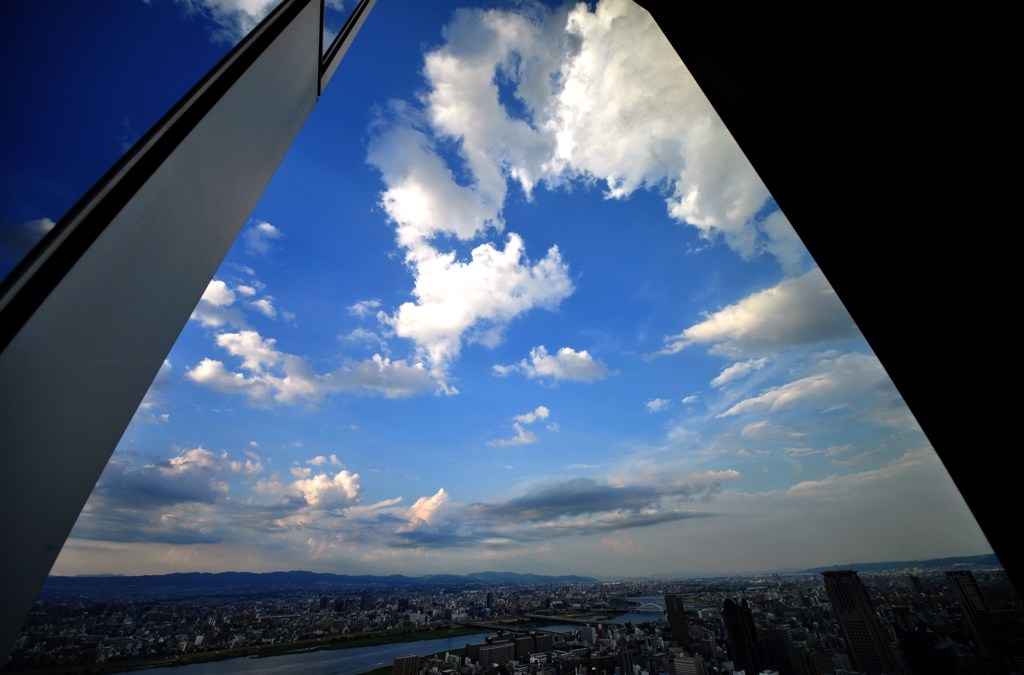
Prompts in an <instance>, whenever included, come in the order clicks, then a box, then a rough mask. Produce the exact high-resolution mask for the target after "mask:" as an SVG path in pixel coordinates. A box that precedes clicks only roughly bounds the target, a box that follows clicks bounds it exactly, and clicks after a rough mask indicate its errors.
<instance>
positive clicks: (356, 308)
mask: <svg viewBox="0 0 1024 675" xmlns="http://www.w3.org/2000/svg"><path fill="white" fill-rule="evenodd" d="M379 308H380V300H378V299H377V298H371V299H369V300H360V301H359V302H357V303H355V304H352V305H349V306H348V313H349V314H352V315H353V316H358V317H359V318H362V317H365V316H367V315H369V314H373V313H374V312H376V311H377V310H378V309H379Z"/></svg>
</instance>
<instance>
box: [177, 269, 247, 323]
mask: <svg viewBox="0 0 1024 675" xmlns="http://www.w3.org/2000/svg"><path fill="white" fill-rule="evenodd" d="M236 297H237V296H236V295H235V292H234V291H233V290H231V287H230V286H228V285H227V284H226V283H225V282H223V281H221V280H220V279H213V280H212V281H210V283H209V284H207V285H206V290H205V291H203V297H202V298H200V299H199V304H198V305H196V308H195V309H194V310H192V316H190V317H189V318H190V319H192V320H193V321H198V322H200V323H201V324H203V325H204V326H208V327H211V328H219V327H221V326H224V325H231V326H236V327H242V326H245V317H244V316H243V315H242V313H241V312H240V311H238V310H237V309H235V308H232V307H231V305H233V304H234V303H235V299H236Z"/></svg>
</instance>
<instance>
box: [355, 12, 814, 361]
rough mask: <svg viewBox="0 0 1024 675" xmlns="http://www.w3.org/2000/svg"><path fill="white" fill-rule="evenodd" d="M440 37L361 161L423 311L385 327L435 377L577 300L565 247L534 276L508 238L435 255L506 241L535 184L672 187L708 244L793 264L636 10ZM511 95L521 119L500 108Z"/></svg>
mask: <svg viewBox="0 0 1024 675" xmlns="http://www.w3.org/2000/svg"><path fill="white" fill-rule="evenodd" d="M444 35H445V39H446V41H445V43H444V44H443V45H442V46H441V47H439V48H437V49H435V50H433V51H431V52H429V53H427V54H426V55H425V58H424V70H423V72H424V76H425V77H426V80H427V85H428V86H427V90H426V91H425V93H424V94H423V95H422V96H421V97H420V105H419V106H415V105H410V104H407V103H402V102H395V101H393V102H391V104H390V106H389V110H388V113H387V119H386V120H381V121H378V122H377V124H376V125H375V128H374V136H373V138H372V139H371V143H370V147H369V152H368V156H367V160H368V161H369V163H370V164H372V165H374V166H375V167H377V169H378V170H380V172H381V176H382V179H383V181H384V184H385V189H384V190H383V192H382V193H381V206H382V207H383V209H384V211H385V212H386V213H387V215H388V217H389V219H390V220H391V221H392V222H393V223H394V224H395V227H396V239H397V243H398V245H399V247H400V248H402V249H403V250H404V253H405V260H406V264H407V265H408V267H409V269H410V271H411V272H412V274H413V276H414V277H415V287H414V290H413V295H414V296H415V298H416V299H415V302H407V303H405V304H403V305H402V306H401V307H399V309H398V310H397V311H396V312H395V313H394V314H392V315H390V316H387V315H383V319H384V320H385V321H386V322H387V323H388V324H389V325H390V327H391V328H392V329H393V330H394V332H395V334H396V335H398V336H399V337H404V338H408V339H411V340H413V341H415V343H416V344H417V346H418V348H419V349H420V350H421V353H422V354H423V358H424V359H425V360H426V361H428V362H429V364H430V366H431V368H432V370H433V371H434V373H435V374H436V375H437V376H438V377H442V376H443V373H444V372H445V370H446V369H447V367H448V365H449V364H450V363H451V362H452V360H453V359H455V358H456V357H457V356H458V354H459V351H460V349H461V346H462V344H463V342H464V341H469V342H478V343H481V344H483V345H485V346H493V345H495V344H497V343H498V342H500V341H501V339H502V334H503V331H504V329H505V326H506V325H507V324H508V322H509V321H511V320H512V319H513V318H515V317H517V316H519V315H522V314H524V313H526V312H528V311H529V310H531V309H533V308H535V307H541V308H546V309H553V308H554V307H556V306H557V305H558V303H559V302H560V301H561V300H563V299H564V298H566V297H568V296H569V295H570V294H571V293H572V292H573V285H572V283H571V281H570V280H569V276H568V267H567V266H566V265H565V264H564V263H563V262H562V259H561V256H560V254H559V251H558V249H557V248H554V247H553V248H551V249H550V250H549V251H548V253H547V255H546V256H545V257H544V258H543V259H542V260H541V261H540V262H539V263H536V264H530V263H529V261H528V260H526V259H525V248H524V246H523V243H522V239H521V238H520V237H519V235H517V234H515V233H510V234H509V235H508V238H507V242H506V245H505V248H504V250H503V251H502V250H500V249H498V248H497V246H496V245H495V244H493V243H490V242H488V243H483V244H480V245H479V246H477V247H476V248H475V249H474V250H473V252H472V256H471V259H470V260H469V261H465V260H461V259H458V258H457V256H456V254H455V253H454V252H451V251H446V250H445V247H444V246H442V245H441V244H440V243H439V240H442V239H443V238H448V237H452V238H456V239H458V240H462V241H470V240H474V239H478V238H480V237H482V236H484V235H485V234H487V233H488V232H489V231H493V232H499V231H501V230H503V229H504V227H505V223H504V221H503V218H502V208H503V205H504V203H505V199H506V197H507V194H508V183H509V181H512V182H514V183H516V184H518V186H519V187H520V188H521V189H522V190H523V192H524V193H525V194H526V196H527V198H529V196H530V195H531V192H532V190H533V189H534V187H535V186H536V185H537V184H538V183H540V182H545V183H547V184H548V185H549V186H552V187H555V186H558V185H560V184H563V183H568V182H570V181H572V180H575V179H576V178H582V179H584V180H594V179H597V180H601V181H604V182H605V183H606V185H607V186H608V191H607V196H608V197H609V198H624V197H626V196H628V195H629V194H631V193H632V192H633V191H635V190H637V189H641V188H645V187H652V188H653V187H658V189H663V186H665V185H667V186H668V187H669V191H670V192H671V195H672V196H671V197H669V199H668V200H667V201H668V209H669V213H670V215H672V216H673V217H675V218H677V219H679V220H680V221H683V222H687V223H689V224H691V225H693V226H695V227H697V228H698V229H699V230H700V231H701V233H702V234H703V235H704V236H706V237H709V238H712V239H717V238H720V237H721V238H723V239H724V241H726V242H727V243H728V245H729V246H731V247H733V248H734V249H735V250H736V251H738V252H739V253H740V254H742V255H743V256H745V257H751V256H754V255H757V254H758V253H760V252H761V251H764V250H768V251H771V252H772V253H774V254H775V255H777V256H779V258H780V260H783V262H784V263H787V264H789V262H791V261H792V260H793V259H794V258H793V256H792V255H791V254H790V253H789V252H788V251H789V249H788V248H787V247H788V246H789V244H791V243H792V242H791V238H787V235H786V232H785V228H784V227H783V225H784V220H780V219H779V218H778V217H776V218H771V216H770V215H769V216H768V218H769V219H765V220H764V222H762V221H761V220H759V216H758V214H759V213H761V212H762V211H763V210H765V208H766V207H765V205H766V203H767V200H768V198H769V196H768V193H767V190H766V189H765V188H764V186H763V185H762V183H761V181H760V180H759V179H758V177H757V175H756V174H755V173H754V171H753V169H752V168H751V167H750V165H749V163H747V161H746V159H745V158H744V157H743V155H742V153H741V152H740V151H739V149H738V147H737V146H736V144H735V143H734V142H733V140H732V138H731V137H730V136H729V134H728V132H727V131H726V130H725V127H724V126H723V125H722V123H721V122H720V121H719V119H718V117H717V116H716V115H715V113H714V111H713V110H712V108H711V106H710V104H709V103H708V102H707V100H706V98H705V97H704V95H703V93H702V92H701V90H700V88H699V87H698V86H697V85H696V83H695V82H694V81H693V79H692V78H691V77H690V75H689V73H688V72H687V71H686V69H685V67H684V66H683V64H682V62H681V61H680V60H679V58H678V57H677V55H676V54H675V51H674V50H673V49H672V47H671V45H669V43H668V41H667V40H666V39H665V38H664V36H663V35H662V34H661V32H660V30H659V29H658V27H657V25H656V24H655V23H654V22H653V20H652V19H651V18H650V16H649V15H648V14H647V13H646V12H644V11H643V10H641V9H640V8H638V7H637V6H636V5H634V4H633V3H631V2H626V1H623V0H604V1H603V2H600V3H599V4H598V5H597V7H596V11H595V12H591V11H590V10H589V9H588V8H587V6H586V5H585V4H583V3H580V4H578V5H576V6H575V7H574V8H568V7H566V8H564V9H562V10H559V11H555V12H550V11H547V10H545V9H543V8H539V7H531V8H530V9H528V10H525V11H523V12H521V13H516V12H502V11H495V10H487V11H484V10H460V11H457V12H456V14H455V16H454V18H453V19H452V21H451V22H450V23H449V25H448V26H447V27H446V28H445V32H444ZM502 87H504V88H505V89H506V94H507V95H508V96H511V98H512V99H515V100H516V101H517V103H516V104H515V105H512V106H509V105H505V103H504V102H503V100H508V99H507V98H506V99H503V96H505V95H506V94H503V93H502V92H500V89H501V88H502ZM440 144H444V145H445V147H446V148H448V147H454V150H455V153H456V154H457V162H455V163H452V164H450V163H449V161H448V160H446V159H445V158H444V157H442V155H441V153H440V151H439V150H438V146H439V145H440ZM453 164H457V166H453ZM766 223H767V225H766ZM765 228H767V229H765ZM787 261H788V262H787ZM560 354H562V353H561V352H560ZM573 355H574V354H564V355H563V356H565V357H567V358H568V357H571V356H573ZM576 356H578V354H577V355H576ZM549 358H551V359H555V361H553V362H551V363H552V365H551V366H550V368H551V372H552V373H553V374H552V375H551V376H552V377H556V378H557V377H558V376H559V375H558V374H560V373H575V375H570V377H577V378H582V379H584V381H593V380H595V379H600V377H601V376H603V375H604V373H602V372H601V371H600V370H599V369H597V368H596V366H595V365H591V364H583V363H582V362H581V361H580V360H579V359H577V362H576V365H577V366H583V365H586V366H587V368H585V369H582V370H575V371H574V370H572V369H571V367H570V364H569V363H567V362H565V363H559V362H558V361H557V359H558V358H559V356H558V355H555V356H551V357H549ZM529 365H530V366H531V367H532V368H534V369H536V368H537V367H538V366H537V364H532V363H531V364H529ZM506 368H507V366H506ZM499 372H500V369H499ZM524 372H531V371H529V370H527V371H524Z"/></svg>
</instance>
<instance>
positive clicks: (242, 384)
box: [186, 330, 441, 406]
mask: <svg viewBox="0 0 1024 675" xmlns="http://www.w3.org/2000/svg"><path fill="white" fill-rule="evenodd" d="M217 344H218V346H220V347H221V348H223V349H224V350H226V351H227V352H228V353H229V354H231V355H232V356H235V357H237V358H239V359H241V361H242V365H241V367H242V369H243V371H246V372H232V371H230V370H228V369H227V368H226V367H225V366H224V363H223V362H221V361H217V360H214V359H210V358H206V359H203V360H202V361H200V362H199V363H198V364H197V365H196V366H195V367H194V368H192V369H191V370H189V371H188V372H187V373H186V376H187V377H188V378H189V379H190V380H192V381H193V382H195V383H197V384H199V385H202V386H204V387H207V388H209V389H213V390H215V391H219V392H222V393H225V394H238V395H243V396H246V397H247V398H248V399H249V401H250V402H251V403H253V404H254V405H257V406H270V405H273V404H299V403H314V402H317V401H320V400H321V399H323V397H324V396H325V395H327V394H331V393H337V392H355V393H375V394H382V395H384V396H386V397H388V398H398V397H405V396H414V395H416V394H421V393H425V392H428V391H435V390H437V389H438V388H439V387H440V386H441V385H440V384H439V383H438V382H437V381H436V380H435V379H434V378H433V377H431V375H430V373H429V372H428V371H427V369H426V368H425V367H423V366H422V365H421V364H408V363H406V362H405V361H404V360H398V361H392V360H391V359H389V358H385V357H382V356H380V355H379V354H374V356H373V357H372V358H370V359H367V360H364V361H359V362H356V363H353V364H350V365H346V366H342V367H341V368H338V369H337V370H334V371H331V372H328V373H325V374H318V373H317V372H316V371H314V370H313V368H312V367H311V366H310V365H309V364H308V363H306V361H305V360H304V359H303V358H301V357H299V356H295V355H294V354H288V353H286V352H282V351H279V350H278V349H277V347H276V340H274V339H272V338H267V339H264V338H263V337H262V336H260V334H259V333H258V332H256V331H252V330H247V331H240V332H238V333H222V334H220V335H218V336H217Z"/></svg>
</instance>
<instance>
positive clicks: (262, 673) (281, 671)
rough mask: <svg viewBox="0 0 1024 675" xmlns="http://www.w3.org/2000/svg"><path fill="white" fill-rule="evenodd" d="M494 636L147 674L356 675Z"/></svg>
mask: <svg viewBox="0 0 1024 675" xmlns="http://www.w3.org/2000/svg"><path fill="white" fill-rule="evenodd" d="M491 635H494V633H478V634H474V635H462V636H459V637H450V638H441V639H438V640H420V641H418V642H396V643H393V644H386V645H374V646H371V647H352V648H350V649H323V650H320V651H318V652H302V653H299V654H282V655H280V656H268V657H266V658H261V659H256V658H250V657H241V658H236V659H226V660H224V661H211V662H209V663H193V664H190V665H187V666H172V667H167V668H153V669H151V670H146V671H144V672H146V673H152V674H153V675H158V674H159V675H226V674H227V673H244V674H245V675H285V674H286V675H304V674H305V673H310V674H313V673H315V674H317V675H319V674H321V673H323V674H324V675H357V674H358V673H365V672H366V671H368V670H373V669H374V668H380V667H382V666H390V665H391V663H392V662H393V661H394V659H395V657H398V656H410V655H412V654H415V655H416V656H424V655H427V654H436V653H438V652H446V651H454V650H456V649H462V648H463V647H465V646H466V645H467V644H469V643H470V642H483V640H484V638H487V637H489V636H491ZM139 672H143V671H139Z"/></svg>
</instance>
